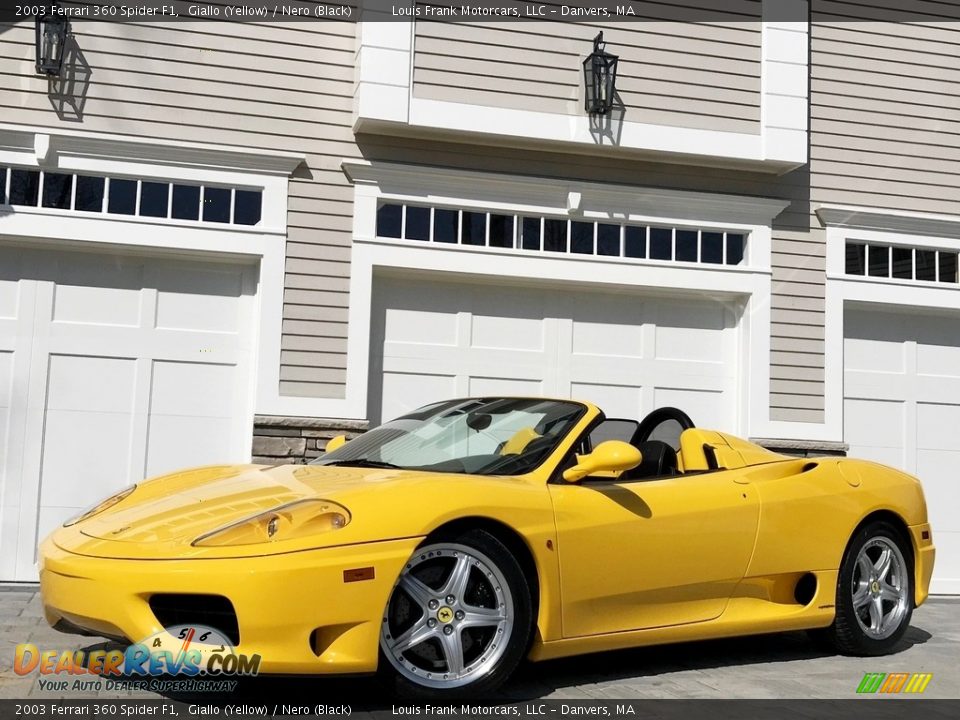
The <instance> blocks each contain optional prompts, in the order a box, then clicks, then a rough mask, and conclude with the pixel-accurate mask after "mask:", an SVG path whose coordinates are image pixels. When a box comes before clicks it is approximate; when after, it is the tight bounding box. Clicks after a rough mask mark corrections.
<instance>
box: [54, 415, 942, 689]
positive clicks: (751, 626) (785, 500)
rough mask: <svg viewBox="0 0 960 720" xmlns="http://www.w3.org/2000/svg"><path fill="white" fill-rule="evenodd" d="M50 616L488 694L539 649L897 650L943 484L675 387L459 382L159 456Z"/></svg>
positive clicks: (94, 539)
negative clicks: (805, 454) (355, 432)
mask: <svg viewBox="0 0 960 720" xmlns="http://www.w3.org/2000/svg"><path fill="white" fill-rule="evenodd" d="M40 554H41V572H40V579H41V589H42V595H43V604H44V609H45V612H46V616H47V619H48V621H49V622H50V623H51V624H53V625H55V626H57V627H59V628H61V629H65V630H68V631H73V632H84V633H88V634H89V633H93V634H99V635H104V636H108V637H117V638H127V639H129V640H131V641H134V642H136V641H139V640H141V639H142V638H146V637H149V636H152V635H154V634H155V633H157V632H161V631H162V630H163V629H164V628H169V627H171V626H178V627H179V626H182V625H190V624H202V625H204V626H212V627H214V628H216V629H218V630H219V631H220V632H221V633H222V636H223V637H224V638H226V639H227V640H228V641H229V642H230V643H232V644H233V645H234V646H235V647H236V651H237V652H238V653H246V654H259V655H260V656H261V658H262V661H261V664H260V671H261V672H267V673H302V674H320V673H358V672H361V673H362V672H374V671H376V670H378V669H379V670H380V671H381V672H382V673H384V675H385V676H386V677H388V678H389V680H390V682H392V683H394V684H395V685H396V688H395V689H396V690H397V691H398V692H402V693H406V694H414V695H420V696H426V697H434V698H436V697H447V696H457V695H465V694H473V695H476V694H482V693H487V692H490V691H491V690H493V689H494V688H495V687H497V686H498V685H499V684H500V683H501V682H503V681H504V680H505V679H506V678H507V677H508V676H509V675H510V673H511V672H512V671H513V670H514V668H515V667H516V666H517V664H518V663H519V662H520V661H521V659H523V658H524V657H528V658H530V659H532V660H542V659H547V658H556V657H561V656H566V655H575V654H579V653H588V652H595V651H602V650H610V649H614V648H624V647H630V646H638V645H649V644H655V643H667V642H677V641H683V640H699V639H704V638H716V637H726V636H733V635H745V634H752V633H766V632H777V631H786V630H797V629H808V630H811V631H812V632H813V633H814V634H815V635H817V636H819V637H820V639H822V640H827V641H830V642H832V643H833V645H834V646H835V647H836V648H837V649H838V650H839V651H840V652H843V653H849V654H861V655H879V654H883V653H887V652H890V651H891V650H892V649H893V648H894V647H895V646H896V644H897V642H898V641H899V640H900V638H901V637H902V635H903V633H904V632H905V631H906V629H907V627H908V625H909V623H910V617H911V614H912V612H913V608H914V607H916V606H917V605H919V604H921V603H922V602H923V601H924V600H925V599H926V597H927V590H928V586H929V581H930V575H931V572H932V570H933V560H934V547H933V540H932V537H931V531H930V526H929V524H928V523H927V510H926V505H925V502H924V497H923V491H922V489H921V487H920V483H919V482H918V481H917V480H916V479H915V478H913V477H910V476H909V475H905V474H903V473H901V472H898V471H896V470H893V469H890V468H886V467H882V466H880V465H876V464H873V463H869V462H864V461H858V460H850V459H844V458H819V459H809V458H805V459H798V458H793V457H787V456H783V455H777V454H774V453H772V452H769V451H767V450H765V449H763V448H761V447H759V446H757V445H753V444H751V443H749V442H746V441H744V440H740V439H738V438H735V437H732V436H730V435H726V434H723V433H720V432H715V431H709V430H703V429H699V428H696V427H694V426H693V423H692V422H691V421H690V418H689V417H687V415H686V414H684V413H683V412H681V411H679V410H676V409H674V408H661V409H659V410H655V411H654V412H652V413H651V414H650V415H648V416H647V417H646V418H644V419H643V421H642V422H637V421H634V420H613V419H607V418H606V417H605V416H604V414H603V413H602V412H601V410H600V409H599V408H597V407H596V406H594V405H592V404H590V403H586V402H574V401H570V400H548V399H539V398H505V397H485V398H475V399H460V400H451V401H447V402H441V403H435V404H432V405H429V406H427V407H424V408H421V409H419V410H417V411H415V412H412V413H410V414H408V415H405V416H404V417H401V418H399V419H397V420H393V421H391V422H388V423H386V424H385V425H382V426H380V427H378V428H376V429H374V430H371V431H369V432H367V433H366V434H364V435H361V436H360V437H358V438H356V439H354V440H351V441H350V442H346V443H345V442H344V439H343V438H342V437H341V438H335V439H334V440H333V441H331V443H330V445H328V452H327V453H326V454H325V455H323V456H322V457H321V458H320V459H318V460H317V461H315V462H313V463H311V464H310V465H285V466H275V467H267V466H258V465H241V466H225V467H205V468H200V469H196V470H191V471H186V472H181V473H176V474H173V475H168V476H165V477H159V478H155V479H153V480H150V481H148V482H144V483H142V484H140V485H138V486H135V487H133V488H130V489H127V490H125V491H123V492H122V493H120V494H118V495H115V496H114V497H112V498H109V499H108V500H106V501H104V502H103V503H101V504H100V505H98V506H96V507H95V508H93V509H92V510H90V511H88V512H87V513H85V514H84V515H82V516H80V517H79V518H76V519H74V520H72V521H69V522H67V523H66V524H65V525H64V527H62V528H60V529H58V530H57V531H56V532H54V533H53V534H52V535H51V536H50V537H49V538H47V539H46V540H45V541H44V543H43V545H42V547H41V553H40Z"/></svg>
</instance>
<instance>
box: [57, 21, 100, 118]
mask: <svg viewBox="0 0 960 720" xmlns="http://www.w3.org/2000/svg"><path fill="white" fill-rule="evenodd" d="M92 74H93V71H92V70H91V68H90V63H88V62H87V59H86V58H85V57H84V55H83V51H82V50H81V49H80V46H79V45H78V44H77V40H76V38H75V37H74V36H73V35H70V36H69V37H68V38H67V41H66V43H65V44H64V48H63V69H62V70H61V71H60V76H59V77H51V78H49V80H48V83H49V85H48V89H47V97H49V98H50V104H51V105H52V106H53V110H54V112H55V113H57V117H58V118H60V119H61V120H64V121H66V122H83V108H84V106H85V105H86V103H87V92H88V91H89V89H90V77H91V76H92Z"/></svg>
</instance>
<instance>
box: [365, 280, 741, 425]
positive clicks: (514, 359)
mask: <svg viewBox="0 0 960 720" xmlns="http://www.w3.org/2000/svg"><path fill="white" fill-rule="evenodd" d="M373 308H374V313H373V327H372V339H371V348H372V357H371V383H372V388H371V392H370V399H371V408H370V415H371V418H373V419H378V418H382V419H384V420H387V419H390V418H393V417H396V416H398V415H402V414H403V413H405V412H407V411H409V410H412V409H414V408H416V407H419V406H421V405H423V404H425V403H428V402H431V401H434V400H439V399H443V398H450V397H464V396H473V395H496V394H514V395H550V396H556V397H573V398H579V399H585V400H592V401H594V402H596V403H597V404H598V405H600V407H602V408H603V409H604V410H605V411H606V412H607V414H608V415H609V416H611V417H616V416H620V417H632V418H637V417H642V416H643V415H644V414H646V413H647V412H649V411H650V410H652V409H653V408H655V407H659V406H663V405H673V406H676V407H679V408H682V409H684V410H686V411H687V412H688V413H689V414H690V416H691V417H692V418H693V420H694V422H696V423H697V424H698V425H703V426H708V427H717V428H726V429H728V430H735V429H737V419H738V417H737V412H736V409H737V397H738V395H737V330H736V316H737V312H736V309H735V308H733V307H729V306H725V305H723V304H721V303H719V302H714V301H707V300H693V299H671V298H657V299H654V298H650V297H643V296H640V295H636V294H628V293H624V294H605V293H599V292H597V293H595V292H586V291H583V290H581V289H570V290H544V289H533V288H524V287H498V286H488V285H480V284H476V285H472V284H457V285H452V284H446V283H442V282H436V281H433V280H429V281H426V280H425V281H422V282H411V281H409V280H398V279H393V278H385V277H378V278H375V283H374V302H373Z"/></svg>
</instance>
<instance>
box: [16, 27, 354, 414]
mask: <svg viewBox="0 0 960 720" xmlns="http://www.w3.org/2000/svg"><path fill="white" fill-rule="evenodd" d="M227 30H229V32H226V31H227ZM73 32H74V35H75V36H76V40H77V45H78V47H79V48H80V51H81V52H82V56H83V61H84V63H85V64H86V65H87V66H89V86H88V88H87V91H86V97H85V100H84V102H83V105H82V116H81V117H80V118H76V117H73V118H69V119H63V120H61V119H58V117H57V114H56V113H55V112H54V109H53V107H52V105H51V101H50V99H49V98H48V97H47V82H46V80H43V79H40V78H36V77H35V76H34V71H33V61H34V49H33V25H32V24H30V23H18V24H14V25H0V114H2V115H3V119H4V121H5V122H13V123H20V124H25V125H36V126H52V127H61V128H67V129H70V130H76V129H83V130H91V131H99V132H110V133H117V134H121V135H130V136H131V137H138V136H145V137H156V138H167V139H171V140H186V141H196V142H208V143H216V144H225V145H237V146H240V147H245V148H264V149H270V150H289V151H294V152H300V153H303V154H304V155H305V156H306V158H307V163H306V165H307V172H302V171H301V172H298V173H297V177H295V178H293V179H292V181H291V183H290V200H289V213H288V218H287V221H288V226H289V231H288V242H287V261H286V269H287V276H286V281H285V291H284V310H283V338H282V352H281V368H280V392H281V394H285V395H300V396H309V397H343V395H344V383H345V375H346V370H345V368H346V327H347V303H348V295H347V278H348V277H349V261H350V228H351V217H352V213H353V204H352V197H353V194H352V189H351V187H350V185H349V183H347V181H346V179H345V177H344V175H343V172H342V171H341V170H340V161H341V160H342V159H343V158H344V157H355V156H356V155H357V148H356V145H355V143H354V140H353V133H352V131H351V122H352V118H351V112H352V102H353V63H354V52H355V32H356V26H355V25H354V24H352V23H335V22H309V23H284V24H262V25H260V24H255V23H230V24H229V25H227V24H225V23H212V22H176V23H169V24H168V23H160V22H148V23H142V24H136V23H129V22H124V23H85V22H75V23H73ZM78 119H79V120H80V122H78V121H77V120H78Z"/></svg>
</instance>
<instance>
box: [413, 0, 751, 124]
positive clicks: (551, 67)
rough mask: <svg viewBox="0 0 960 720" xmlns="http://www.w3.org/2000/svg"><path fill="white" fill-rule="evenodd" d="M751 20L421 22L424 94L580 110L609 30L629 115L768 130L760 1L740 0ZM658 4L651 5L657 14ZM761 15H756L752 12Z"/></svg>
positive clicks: (419, 74)
mask: <svg viewBox="0 0 960 720" xmlns="http://www.w3.org/2000/svg"><path fill="white" fill-rule="evenodd" d="M735 5H736V6H737V8H736V9H737V10H738V11H742V12H743V13H744V15H743V17H744V21H743V22H725V23H696V24H690V23H678V22H656V21H648V22H615V23H609V24H607V25H601V24H579V23H576V24H575V23H558V22H523V23H519V22H489V23H479V22H470V23H465V22H460V23H450V22H445V23H440V22H430V21H422V20H418V21H417V23H416V36H415V55H414V71H413V83H414V86H413V92H414V95H416V96H417V97H422V98H430V99H435V100H446V101H452V102H461V103H471V104H476V105H494V106H500V107H508V108H516V109H522V110H538V111H541V112H553V113H564V114H568V115H579V114H581V113H582V112H583V90H582V85H583V72H582V67H581V63H582V62H583V59H584V57H585V56H586V55H587V54H588V53H589V52H590V50H591V49H592V44H591V43H592V39H593V37H594V36H595V35H596V34H597V32H599V31H600V30H603V32H604V39H605V40H606V41H607V50H608V51H609V52H612V53H614V54H616V55H619V56H620V72H619V75H618V80H617V88H618V90H619V93H620V96H621V99H622V101H623V104H624V105H625V106H626V114H625V116H624V117H625V119H626V120H628V121H632V122H643V123H654V124H661V125H672V126H679V127H693V128H710V129H714V130H728V131H731V132H742V133H758V132H759V131H760V37H761V33H760V23H759V21H758V19H759V16H760V3H759V2H754V1H753V0H738V1H737V2H735ZM656 7H657V5H656V4H653V3H651V4H647V5H645V8H646V9H645V10H644V12H651V13H655V10H656ZM751 18H752V20H751Z"/></svg>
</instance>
